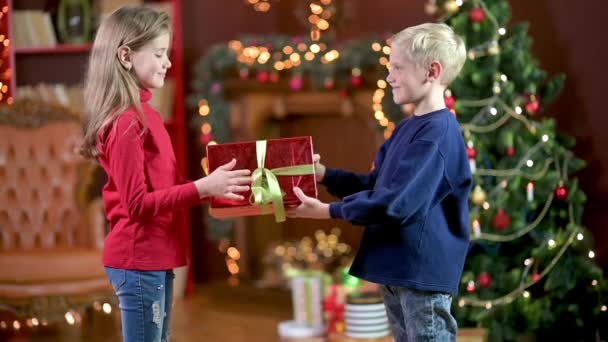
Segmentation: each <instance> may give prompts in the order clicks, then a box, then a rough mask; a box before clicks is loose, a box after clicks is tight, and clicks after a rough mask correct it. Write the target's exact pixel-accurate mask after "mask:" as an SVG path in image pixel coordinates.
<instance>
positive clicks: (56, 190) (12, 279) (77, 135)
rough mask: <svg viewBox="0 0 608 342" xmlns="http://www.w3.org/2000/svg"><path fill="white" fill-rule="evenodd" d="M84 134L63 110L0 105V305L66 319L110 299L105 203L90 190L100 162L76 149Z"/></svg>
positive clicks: (46, 106) (25, 104) (28, 314)
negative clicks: (72, 312)
mask: <svg viewBox="0 0 608 342" xmlns="http://www.w3.org/2000/svg"><path fill="white" fill-rule="evenodd" d="M81 136H82V133H81V127H80V123H79V119H78V117H76V116H74V115H73V114H71V113H70V112H69V111H68V110H67V109H64V108H63V107H59V106H54V105H49V104H45V103H39V102H33V101H27V102H21V103H15V104H14V105H12V106H3V107H0V304H2V305H0V310H1V309H7V308H8V309H11V310H13V311H14V313H16V314H18V315H20V316H23V317H39V318H40V317H44V316H53V315H54V316H55V317H63V314H65V313H66V312H67V311H66V310H73V309H74V307H75V306H80V307H82V306H83V304H87V303H88V304H91V303H93V301H94V300H97V299H98V298H107V299H109V298H112V294H111V288H110V286H109V283H108V281H107V279H106V277H105V273H104V269H103V266H102V264H101V249H102V247H103V238H104V235H105V224H106V223H105V219H104V216H103V203H102V202H101V200H100V199H99V198H97V199H92V200H91V199H90V197H91V196H89V195H88V193H87V189H88V188H90V185H91V182H92V180H93V178H92V173H93V170H94V168H95V166H94V165H93V164H92V163H90V162H88V161H85V160H84V159H82V158H81V157H80V156H79V155H78V153H77V147H78V146H79V143H80V141H81ZM101 300H103V299H101ZM58 303H60V304H58ZM96 304H97V303H96ZM97 306H99V305H98V304H97ZM53 311H57V312H55V313H53ZM58 315H61V316H58ZM48 319H49V320H50V319H52V317H48Z"/></svg>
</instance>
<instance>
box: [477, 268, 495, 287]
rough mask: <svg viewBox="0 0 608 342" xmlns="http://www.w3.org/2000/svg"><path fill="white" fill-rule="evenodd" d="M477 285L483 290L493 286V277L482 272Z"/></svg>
mask: <svg viewBox="0 0 608 342" xmlns="http://www.w3.org/2000/svg"><path fill="white" fill-rule="evenodd" d="M477 283H478V284H479V286H481V287H483V288H488V287H490V286H492V276H491V275H490V274H489V273H487V272H482V273H480V274H479V276H477Z"/></svg>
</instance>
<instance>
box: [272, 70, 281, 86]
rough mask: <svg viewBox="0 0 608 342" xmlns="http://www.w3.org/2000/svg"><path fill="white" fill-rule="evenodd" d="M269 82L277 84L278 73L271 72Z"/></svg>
mask: <svg viewBox="0 0 608 342" xmlns="http://www.w3.org/2000/svg"><path fill="white" fill-rule="evenodd" d="M270 82H272V83H277V82H279V73H278V72H276V71H273V72H271V73H270Z"/></svg>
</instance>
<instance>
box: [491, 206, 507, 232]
mask: <svg viewBox="0 0 608 342" xmlns="http://www.w3.org/2000/svg"><path fill="white" fill-rule="evenodd" d="M493 224H494V228H495V229H496V230H498V231H503V230H505V229H507V228H509V225H511V217H509V214H507V212H506V211H505V210H504V209H502V208H500V209H498V212H497V213H496V216H494V221H493Z"/></svg>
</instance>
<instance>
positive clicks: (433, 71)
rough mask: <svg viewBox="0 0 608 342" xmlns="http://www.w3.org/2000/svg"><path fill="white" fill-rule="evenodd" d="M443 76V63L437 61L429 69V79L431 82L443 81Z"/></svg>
mask: <svg viewBox="0 0 608 342" xmlns="http://www.w3.org/2000/svg"><path fill="white" fill-rule="evenodd" d="M442 74H443V65H441V63H439V62H437V61H435V62H432V63H431V65H430V66H429V69H428V72H427V77H428V78H429V80H437V81H439V80H440V79H441V75H442Z"/></svg>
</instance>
